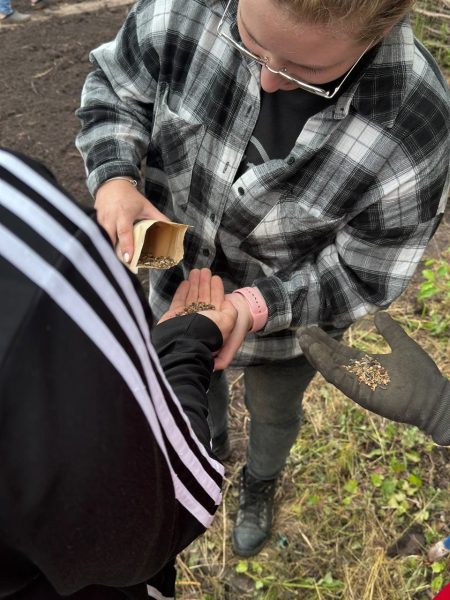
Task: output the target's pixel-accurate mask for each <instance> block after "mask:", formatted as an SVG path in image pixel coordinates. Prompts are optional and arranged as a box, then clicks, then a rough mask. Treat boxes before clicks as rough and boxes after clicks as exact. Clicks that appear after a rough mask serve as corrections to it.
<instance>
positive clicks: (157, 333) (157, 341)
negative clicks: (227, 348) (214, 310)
mask: <svg viewBox="0 0 450 600" xmlns="http://www.w3.org/2000/svg"><path fill="white" fill-rule="evenodd" d="M182 336H184V337H188V338H191V339H193V340H197V341H199V342H202V343H203V344H205V346H206V347H207V348H208V349H209V350H210V351H211V352H217V350H220V348H221V347H222V345H223V337H222V333H221V332H220V329H219V328H218V327H217V325H216V324H215V323H214V322H213V321H211V319H208V317H205V316H204V315H199V314H197V313H196V314H192V315H186V316H183V317H174V318H173V319H168V320H167V321H164V322H163V323H160V324H159V325H156V327H154V328H153V329H152V336H151V337H152V343H153V345H154V347H155V349H156V350H158V349H159V348H160V347H161V346H162V345H163V344H166V343H168V342H173V341H175V340H176V339H177V338H179V337H182Z"/></svg>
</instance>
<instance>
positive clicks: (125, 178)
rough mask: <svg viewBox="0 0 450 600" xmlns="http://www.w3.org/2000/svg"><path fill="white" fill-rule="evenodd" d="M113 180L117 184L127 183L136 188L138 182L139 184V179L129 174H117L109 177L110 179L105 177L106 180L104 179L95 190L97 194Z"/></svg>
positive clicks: (126, 184)
mask: <svg viewBox="0 0 450 600" xmlns="http://www.w3.org/2000/svg"><path fill="white" fill-rule="evenodd" d="M112 182H115V184H116V185H125V186H128V185H131V186H133V187H134V188H137V184H138V182H137V180H136V179H134V178H133V177H130V176H129V175H117V176H115V177H109V178H108V179H105V180H104V181H102V182H101V183H100V184H99V185H98V187H97V189H96V191H95V194H97V193H98V191H99V190H100V189H101V188H102V187H103V186H105V185H106V184H107V183H112Z"/></svg>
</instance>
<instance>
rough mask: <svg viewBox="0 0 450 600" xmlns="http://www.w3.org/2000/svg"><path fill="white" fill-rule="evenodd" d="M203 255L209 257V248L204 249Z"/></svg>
mask: <svg viewBox="0 0 450 600" xmlns="http://www.w3.org/2000/svg"><path fill="white" fill-rule="evenodd" d="M202 254H203V256H209V250H208V248H203V250H202Z"/></svg>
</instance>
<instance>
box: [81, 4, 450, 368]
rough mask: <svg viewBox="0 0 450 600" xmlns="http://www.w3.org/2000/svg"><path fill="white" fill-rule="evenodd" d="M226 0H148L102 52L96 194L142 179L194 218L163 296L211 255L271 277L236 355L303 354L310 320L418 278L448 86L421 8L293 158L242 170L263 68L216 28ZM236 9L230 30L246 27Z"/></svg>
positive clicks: (346, 312)
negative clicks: (105, 185) (420, 28)
mask: <svg viewBox="0 0 450 600" xmlns="http://www.w3.org/2000/svg"><path fill="white" fill-rule="evenodd" d="M224 6H225V1H221V0H142V1H140V2H138V3H137V4H135V5H134V6H133V8H132V10H131V11H130V13H129V15H128V17H127V19H126V21H125V23H124V25H123V27H122V28H121V30H120V32H119V33H118V35H117V37H116V39H115V40H114V41H112V42H110V43H107V44H104V45H102V46H100V47H99V48H97V49H96V50H94V51H93V52H92V55H91V58H92V61H93V62H94V64H95V66H96V67H97V68H96V70H94V71H93V72H92V73H91V74H90V75H89V76H88V78H87V80H86V83H85V86H84V89H83V94H82V106H81V109H79V111H78V116H79V117H80V119H81V121H82V131H81V133H80V134H79V136H78V139H77V145H78V147H79V149H80V151H81V153H82V155H83V157H84V160H85V162H86V168H87V172H88V185H89V188H90V190H91V192H92V193H94V192H95V190H96V188H97V187H98V186H99V185H100V183H101V182H103V181H104V180H106V179H108V178H110V177H113V176H115V175H121V174H126V175H130V176H132V177H134V178H139V177H140V173H141V171H140V165H141V162H144V163H145V166H144V168H143V171H144V176H145V194H146V196H147V197H148V198H149V199H150V200H151V201H152V202H153V203H154V204H155V205H156V206H157V207H158V208H159V209H160V210H161V211H162V212H164V213H165V214H166V215H167V216H168V217H169V218H170V219H172V220H173V221H176V222H181V223H188V224H190V225H192V226H193V227H192V228H191V229H190V231H189V233H188V235H187V238H186V246H185V257H184V261H183V264H182V265H180V266H178V267H176V268H174V269H170V270H168V271H162V272H152V274H151V291H150V303H151V307H152V309H153V311H154V312H155V314H156V316H159V315H160V314H161V313H162V312H163V311H165V310H166V309H167V306H168V302H169V301H170V299H171V296H172V294H173V292H174V290H175V289H176V286H177V284H178V282H179V281H180V280H181V279H182V278H183V277H184V275H186V274H187V273H188V271H189V270H190V269H192V268H194V267H211V268H212V269H213V271H214V272H216V273H218V274H219V275H221V276H222V277H223V279H224V283H225V287H226V289H227V291H232V290H233V289H236V288H239V287H243V286H252V285H253V286H257V287H258V288H259V290H260V291H261V293H262V294H263V296H264V298H265V299H266V302H267V305H268V309H269V319H268V322H267V325H266V327H265V328H264V329H263V330H262V331H260V332H258V333H257V334H249V335H248V336H247V339H246V341H245V343H244V345H243V347H242V349H241V351H240V353H239V355H238V360H237V362H238V364H241V365H242V364H257V363H261V362H264V361H267V360H268V361H271V360H285V359H288V358H291V357H293V356H295V355H298V354H300V353H301V350H300V347H299V345H298V342H297V339H296V334H295V331H296V328H298V327H299V326H300V325H306V324H312V323H316V324H317V323H318V324H319V325H322V326H324V327H325V328H327V329H329V330H332V331H333V330H338V329H342V328H344V327H346V326H348V325H349V324H350V323H352V322H353V321H355V320H356V319H358V318H360V317H362V316H364V315H366V314H367V313H372V312H374V311H376V310H377V309H379V308H380V307H386V306H388V305H389V304H390V303H391V302H392V301H393V300H395V299H396V298H397V297H398V296H399V295H400V294H401V293H402V292H403V291H404V289H405V288H406V286H407V284H408V281H409V280H410V278H411V276H412V275H413V273H414V270H415V268H416V267H417V265H418V263H419V261H420V259H421V257H422V254H423V252H424V249H425V247H426V245H427V243H428V241H429V240H430V238H431V236H432V235H433V233H434V231H435V229H436V227H437V225H438V223H439V220H440V218H441V216H442V213H443V211H444V207H445V202H446V198H447V195H448V183H449V174H448V173H449V154H450V134H449V126H450V125H449V123H450V111H449V96H448V88H447V85H446V83H445V80H444V79H443V78H442V76H441V75H440V74H439V71H438V69H437V67H436V65H435V64H434V63H433V61H432V59H431V57H430V56H429V55H428V52H427V51H426V50H425V49H424V48H423V47H422V46H421V45H420V44H419V43H418V42H417V41H415V40H414V37H413V33H412V30H411V27H410V25H409V22H408V20H407V19H405V20H404V21H402V22H401V23H399V24H398V25H397V26H396V27H394V29H393V30H392V31H391V33H390V34H389V35H388V37H387V38H386V39H385V40H384V41H383V43H382V44H381V45H380V48H379V50H378V52H377V53H376V56H375V58H374V60H373V62H372V63H371V64H370V65H369V66H368V67H367V69H366V70H365V71H364V72H363V73H362V75H361V76H360V77H359V79H358V80H357V81H355V82H354V83H353V84H352V86H350V87H349V89H347V90H346V91H345V92H344V93H343V94H342V95H340V96H339V98H338V99H337V100H336V101H334V100H331V101H330V105H329V107H328V108H326V109H325V110H323V111H322V112H320V113H318V114H316V115H314V116H313V117H311V118H310V119H309V120H308V121H307V123H306V124H305V126H304V127H303V129H302V131H301V133H300V135H299V137H298V139H297V142H296V144H295V146H294V147H293V148H292V150H291V152H290V154H289V155H288V156H286V157H285V158H284V159H277V160H271V161H269V162H267V163H265V164H261V165H258V166H256V167H253V168H251V169H250V170H248V171H247V172H245V173H244V174H243V175H242V176H241V177H239V178H237V179H236V172H237V170H238V167H239V165H240V163H241V160H242V157H243V155H244V152H245V150H246V147H247V144H248V142H249V139H250V137H251V135H252V132H253V130H254V127H255V123H256V120H257V118H258V112H259V107H260V68H261V67H260V66H259V65H258V64H256V63H255V62H254V61H252V60H250V59H246V58H243V57H242V56H241V55H240V53H239V52H238V51H237V50H235V49H233V48H232V47H230V46H229V45H228V44H227V43H226V42H225V41H224V40H223V39H221V38H219V37H218V36H217V33H216V30H217V25H218V23H219V20H220V18H221V16H222V14H223V10H224ZM236 7H237V2H235V3H234V5H233V7H232V10H231V11H230V20H229V22H227V23H226V24H225V31H227V32H228V33H229V34H230V35H232V36H234V37H237V36H238V32H237V27H236Z"/></svg>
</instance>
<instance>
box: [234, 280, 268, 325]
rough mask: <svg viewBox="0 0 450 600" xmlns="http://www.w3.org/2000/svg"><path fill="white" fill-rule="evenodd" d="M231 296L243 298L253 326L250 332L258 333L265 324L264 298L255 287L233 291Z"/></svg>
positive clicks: (265, 307)
mask: <svg viewBox="0 0 450 600" xmlns="http://www.w3.org/2000/svg"><path fill="white" fill-rule="evenodd" d="M232 293H233V294H239V295H240V296H243V297H244V298H245V299H246V300H247V302H248V305H249V308H250V314H251V315H252V317H253V326H252V328H251V329H250V331H259V330H260V329H262V328H263V327H264V326H265V324H266V323H267V317H268V312H269V311H268V309H267V304H266V301H265V300H264V296H263V295H262V294H261V292H260V291H259V290H258V288H256V287H244V288H239V289H238V290H234V292H232Z"/></svg>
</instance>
